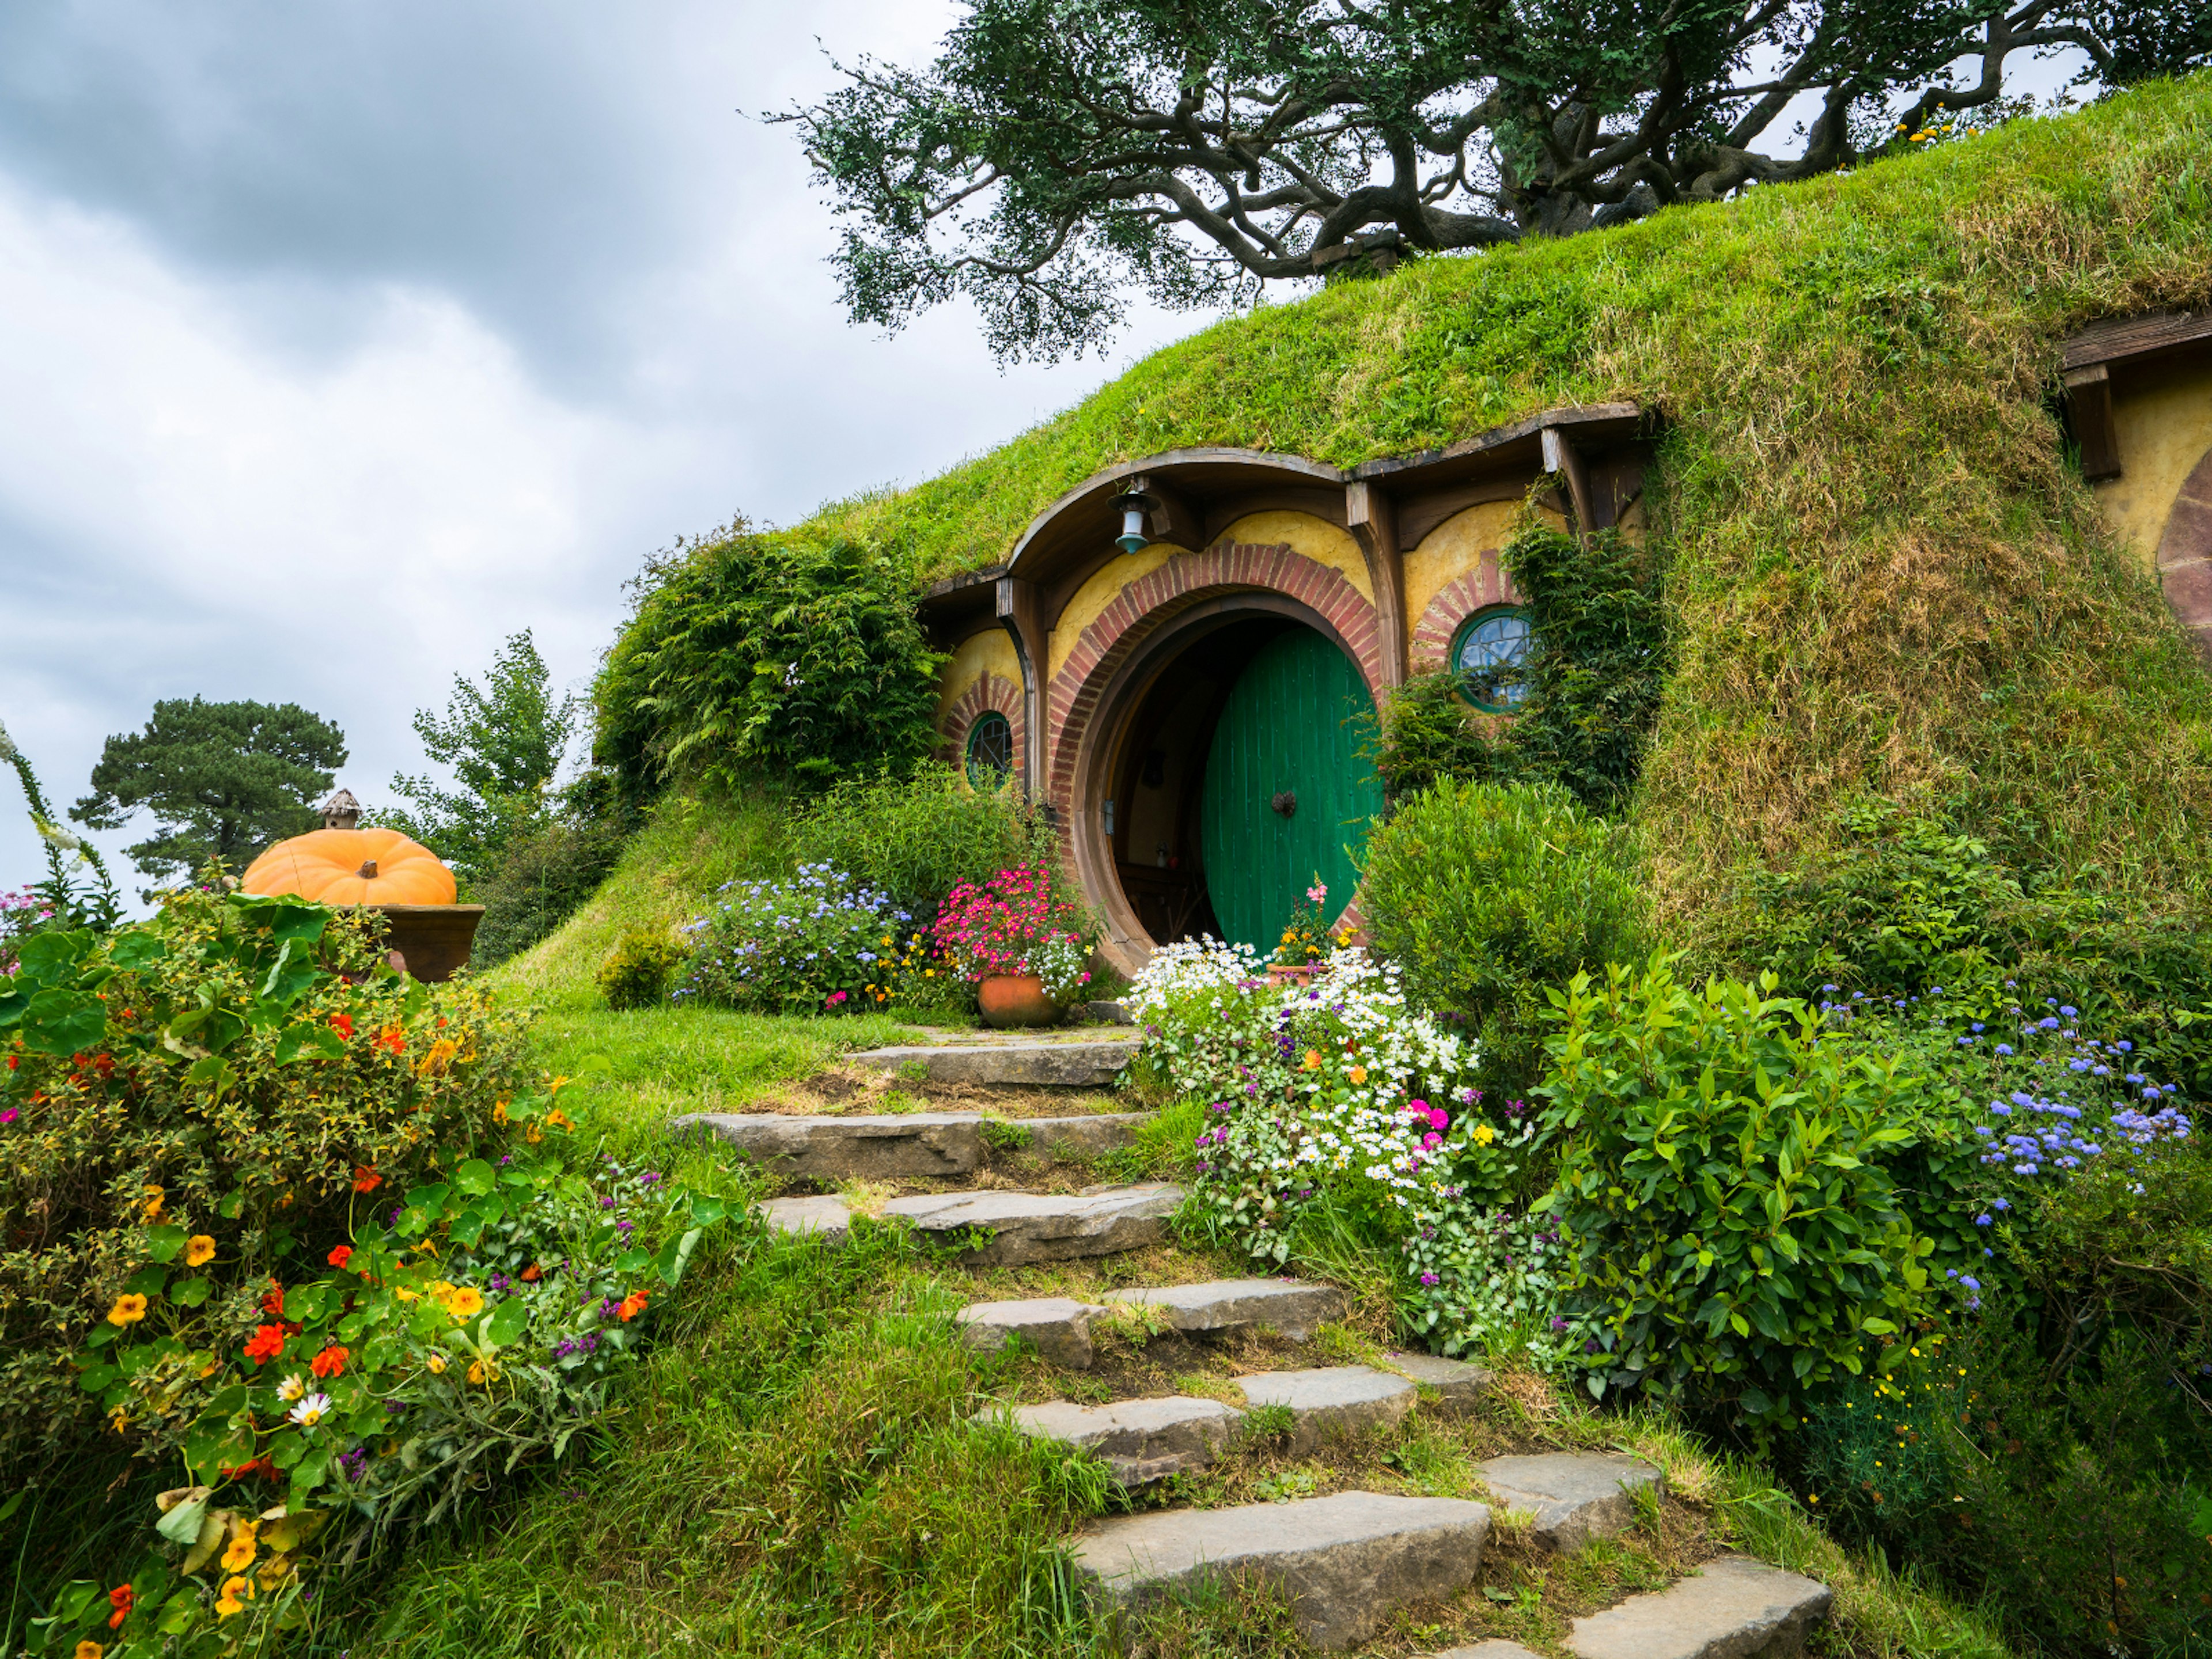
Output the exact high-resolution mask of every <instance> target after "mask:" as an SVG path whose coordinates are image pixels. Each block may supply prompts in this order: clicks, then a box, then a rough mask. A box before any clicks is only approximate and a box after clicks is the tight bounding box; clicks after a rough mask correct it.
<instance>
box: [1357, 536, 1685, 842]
mask: <svg viewBox="0 0 2212 1659" xmlns="http://www.w3.org/2000/svg"><path fill="white" fill-rule="evenodd" d="M1501 556H1502V557H1503V559H1504V563H1505V567H1506V568H1507V569H1509V570H1510V571H1511V572H1512V573H1513V580H1514V585H1515V586H1516V587H1518V588H1519V589H1520V591H1521V593H1522V603H1523V605H1524V606H1525V608H1526V609H1527V611H1528V622H1529V631H1530V633H1531V635H1533V637H1534V651H1533V653H1532V654H1531V656H1530V658H1529V659H1528V663H1527V664H1526V665H1525V666H1524V667H1522V669H1521V670H1520V671H1519V672H1518V674H1516V673H1515V672H1514V671H1510V670H1507V671H1498V670H1492V671H1487V672H1486V675H1485V677H1484V678H1485V680H1486V684H1483V685H1481V686H1474V685H1471V684H1469V682H1468V676H1467V675H1465V674H1463V673H1461V672H1459V671H1449V670H1448V671H1443V672H1441V673H1432V674H1423V675H1417V676H1415V677H1414V678H1413V679H1412V680H1410V681H1408V682H1407V684H1406V685H1405V686H1404V687H1402V688H1401V689H1400V690H1397V691H1395V692H1394V693H1393V694H1392V695H1391V696H1389V697H1388V698H1387V699H1385V701H1384V702H1383V707H1382V708H1381V709H1380V711H1379V712H1378V715H1377V720H1378V725H1377V730H1376V742H1375V744H1374V745H1373V752H1372V758H1373V760H1374V762H1375V765H1376V774H1377V775H1379V776H1380V777H1381V778H1382V780H1383V787H1384V788H1385V790H1387V791H1388V792H1389V793H1390V794H1391V795H1392V796H1393V797H1396V796H1400V795H1406V794H1411V793H1415V792H1417V791H1419V790H1422V789H1425V788H1428V787H1431V785H1433V784H1436V783H1437V782H1439V781H1443V780H1445V779H1448V778H1449V779H1462V780H1471V781H1484V782H1510V781H1521V782H1527V783H1554V784H1558V785H1559V786H1560V787H1564V788H1565V789H1566V790H1568V791H1569V792H1570V793H1572V794H1573V795H1574V796H1575V798H1576V799H1578V800H1580V801H1581V802H1582V803H1583V805H1586V806H1589V808H1591V809H1592V810H1593V811H1601V812H1605V811H1613V810H1615V809H1616V808H1617V807H1618V806H1619V805H1620V804H1621V803H1622V802H1623V801H1624V800H1625V799H1626V798H1627V795H1628V792H1629V791H1630V790H1631V789H1632V788H1633V787H1635V784H1636V780H1637V777H1638V775H1639V774H1640V773H1641V771H1642V769H1643V764H1644V746H1645V744H1647V743H1648V742H1649V741H1650V735H1651V728H1652V725H1653V723H1654V721H1655V720H1656V719H1657V718H1658V713H1659V699H1660V695H1661V692H1662V690H1663V689H1664V686H1665V683H1666V671H1667V665H1668V642H1667V624H1666V610H1665V603H1664V588H1665V566H1664V561H1663V558H1662V555H1661V554H1660V552H1659V551H1658V550H1657V549H1656V548H1653V547H1649V546H1646V547H1638V546H1637V545H1636V544H1634V543H1632V542H1631V541H1629V540H1628V538H1626V537H1625V536H1623V535H1621V534H1620V532H1617V531H1603V532H1599V533H1597V534H1595V535H1593V536H1590V537H1589V538H1584V539H1579V540H1578V539H1577V538H1575V537H1572V536H1568V535H1564V534H1562V533H1561V532H1558V531H1555V530H1551V529H1547V528H1546V527H1544V526H1531V527H1530V528H1528V529H1525V530H1523V531H1522V532H1520V533H1519V534H1518V535H1516V536H1515V537H1514V538H1513V539H1512V540H1511V541H1510V542H1509V543H1507V544H1506V545H1505V547H1504V550H1503V551H1502V555H1501ZM1513 684H1519V685H1521V686H1522V687H1524V688H1525V691H1526V696H1525V699H1524V701H1523V702H1522V705H1521V707H1520V708H1519V710H1518V711H1517V712H1516V714H1515V715H1514V716H1513V718H1512V719H1511V720H1500V719H1498V718H1497V717H1495V716H1490V715H1484V714H1480V713H1478V712H1477V711H1476V710H1475V709H1474V707H1473V706H1472V705H1471V704H1470V703H1469V702H1468V701H1467V700H1466V699H1467V696H1468V693H1469V692H1470V691H1480V693H1481V695H1482V696H1485V698H1486V699H1494V698H1495V697H1496V696H1497V695H1498V692H1499V691H1501V690H1505V689H1507V688H1509V687H1510V686H1511V685H1513Z"/></svg>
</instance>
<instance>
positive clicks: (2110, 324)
mask: <svg viewBox="0 0 2212 1659" xmlns="http://www.w3.org/2000/svg"><path fill="white" fill-rule="evenodd" d="M2202 341H2212V308H2207V309H2200V310H2197V311H2154V312H2149V313H2146V314H2144V315H2142V316H2140V317H2112V318H2107V319H2106V320H2105V321H2103V322H2101V323H2092V324H2090V325H2089V326H2088V327H2087V328H2085V329H2083V330H2082V331H2081V332H2080V333H2079V334H2076V335H2075V336H2074V337H2072V338H2071V339H2069V340H2068V341H2067V342H2066V343H2065V344H2064V345H2063V347H2062V348H2061V356H2060V358H2059V366H2060V368H2063V369H2067V370H2069V371H2070V370H2073V369H2077V368H2090V367H2091V366H2093V365H2094V364H2098V363H2124V362H2130V361H2131V360H2132V359H2134V358H2137V357H2148V356H2154V355H2156V354H2157V353H2159V352H2161V351H2170V350H2172V349H2173V348H2174V347H2176V346H2185V345H2195V344H2197V343H2199V342H2202Z"/></svg>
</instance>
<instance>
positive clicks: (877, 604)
mask: <svg viewBox="0 0 2212 1659" xmlns="http://www.w3.org/2000/svg"><path fill="white" fill-rule="evenodd" d="M635 587H636V592H637V595H638V599H637V608H636V610H635V612H634V613H633V614H632V615H631V617H630V619H629V622H628V623H626V624H624V626H623V631H622V635H621V637H620V638H618V639H617V641H615V645H614V648H613V649H612V650H611V651H610V652H609V653H607V660H606V665H605V667H604V668H603V669H601V671H600V672H599V679H598V680H597V682H596V683H595V684H593V686H592V703H593V706H594V708H596V709H597V711H598V733H599V735H598V739H597V743H596V745H595V748H594V751H593V758H594V759H595V760H597V761H598V762H599V763H601V764H602V765H605V766H609V767H611V768H612V769H614V770H615V772H616V774H617V776H618V777H619V779H620V780H621V783H622V787H623V793H625V794H626V795H628V796H629V797H630V798H631V799H640V798H642V797H643V796H646V795H648V794H651V793H653V792H655V791H657V790H658V789H659V788H660V787H662V786H663V785H665V784H666V783H668V782H670V781H673V780H677V779H683V778H696V779H697V780H699V781H702V782H705V783H708V784H710V785H716V786H720V787H724V788H729V787H735V786H737V785H738V784H740V783H743V782H744V781H748V780H751V779H757V778H762V777H768V778H790V779H793V780H796V781H799V782H800V783H802V784H805V785H807V786H809V787H822V786H823V785H826V784H828V783H829V782H830V781H833V780H835V779H836V778H840V777H845V776H850V775H854V774H856V773H869V772H872V771H874V770H875V769H877V768H878V767H881V766H884V765H886V764H888V765H890V767H892V768H893V769H902V768H904V767H906V766H908V765H910V764H912V763H914V762H915V761H917V760H919V759H920V758H921V757H922V756H924V755H927V753H929V752H930V750H933V749H934V748H935V747H936V746H937V743H938V735H937V730H936V727H935V725H934V724H933V719H934V716H935V714H936V712H937V683H936V675H937V671H938V669H939V666H941V665H943V663H944V661H945V658H944V657H943V656H942V655H941V654H939V653H936V652H934V651H932V650H931V649H930V648H929V646H928V643H927V641H926V640H925V639H924V638H923V635H922V631H921V619H920V617H918V615H917V614H916V612H915V608H914V599H913V594H912V592H911V591H910V590H909V588H908V584H907V580H906V577H905V574H904V573H903V572H902V570H901V569H900V568H898V567H897V566H896V565H895V564H894V563H893V562H891V561H890V559H888V558H885V557H884V556H881V555H879V554H876V553H872V552H870V551H868V550H866V549H863V548H860V547H856V546H854V545H853V544H850V543H846V542H836V543H831V544H827V545H822V544H816V543H813V542H810V541H802V540H799V539H797V538H791V537H781V536H770V535H765V534H758V533H755V532H751V531H750V530H748V529H747V527H746V526H745V525H744V523H743V521H742V520H740V521H738V522H737V523H734V524H732V525H731V526H729V527H728V528H727V529H726V530H724V531H721V532H717V533H716V534H714V535H713V536H711V537H708V538H705V539H703V540H701V541H697V542H693V543H690V544H678V547H677V549H676V550H675V551H674V552H673V553H672V554H671V555H669V556H666V557H662V558H656V559H653V560H650V561H648V562H647V565H646V567H645V569H644V571H643V573H642V574H641V575H640V576H639V577H638V579H637V582H636V584H635Z"/></svg>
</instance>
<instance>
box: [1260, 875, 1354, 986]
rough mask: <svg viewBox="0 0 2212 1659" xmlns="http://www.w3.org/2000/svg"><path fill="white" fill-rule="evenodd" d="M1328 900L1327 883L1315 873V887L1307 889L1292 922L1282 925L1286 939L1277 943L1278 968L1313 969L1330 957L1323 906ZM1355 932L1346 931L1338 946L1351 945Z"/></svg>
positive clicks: (1292, 916)
mask: <svg viewBox="0 0 2212 1659" xmlns="http://www.w3.org/2000/svg"><path fill="white" fill-rule="evenodd" d="M1327 900H1328V883H1327V882H1325V881H1323V880H1322V878H1321V876H1320V874H1319V873H1318V872H1316V874H1315V876H1314V884H1313V885H1312V886H1310V887H1309V888H1307V889H1306V891H1305V897H1304V899H1303V900H1301V901H1300V902H1299V904H1298V907H1297V908H1296V909H1295V910H1293V911H1291V919H1290V921H1287V922H1285V923H1284V924H1283V936H1282V938H1281V939H1278V940H1277V941H1276V942H1275V956H1274V960H1275V963H1276V964H1277V965H1278V966H1279V967H1284V968H1310V967H1312V966H1313V965H1314V964H1315V963H1318V962H1319V961H1320V960H1321V959H1322V957H1325V956H1327V955H1328V948H1329V945H1330V942H1331V941H1330V939H1329V936H1328V915H1327V914H1326V913H1325V912H1324V911H1323V910H1322V904H1323V903H1324V902H1327ZM1351 937H1352V933H1351V930H1350V929H1349V928H1346V930H1345V931H1344V932H1343V933H1340V934H1339V935H1338V936H1337V938H1336V939H1335V941H1334V942H1335V944H1336V945H1339V946H1342V945H1346V944H1347V943H1349V942H1350V940H1351Z"/></svg>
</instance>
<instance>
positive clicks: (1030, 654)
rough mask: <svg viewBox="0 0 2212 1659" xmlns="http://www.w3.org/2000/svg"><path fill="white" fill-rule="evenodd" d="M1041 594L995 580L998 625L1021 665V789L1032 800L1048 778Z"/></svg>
mask: <svg viewBox="0 0 2212 1659" xmlns="http://www.w3.org/2000/svg"><path fill="white" fill-rule="evenodd" d="M1041 599H1042V595H1040V594H1039V593H1038V592H1037V587H1036V583H1035V582H1030V581H1024V580H1022V579H1021V578H1020V577H1019V576H1001V577H1000V578H999V626H1000V627H1001V628H1003V629H1006V632H1007V633H1008V634H1009V635H1012V638H1013V641H1014V655H1015V656H1016V657H1018V659H1020V660H1021V665H1022V700H1023V701H1024V702H1025V703H1026V704H1027V705H1028V718H1027V722H1026V723H1027V726H1028V728H1029V730H1028V732H1027V733H1026V736H1027V743H1026V744H1025V746H1026V747H1027V748H1028V750H1029V753H1028V754H1026V755H1024V757H1022V771H1023V782H1024V787H1025V788H1027V790H1028V791H1029V793H1030V795H1031V796H1032V797H1036V796H1040V795H1048V794H1049V793H1050V786H1051V775H1050V774H1049V773H1048V771H1047V769H1046V760H1047V757H1048V755H1049V753H1050V750H1049V749H1048V746H1047V744H1046V743H1045V729H1044V722H1045V688H1044V677H1045V670H1046V669H1047V668H1048V666H1050V665H1051V661H1052V656H1051V649H1050V641H1051V635H1050V634H1049V633H1048V630H1047V629H1046V628H1045V625H1044V618H1043V614H1042V611H1043V607H1042V604H1041Z"/></svg>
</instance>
